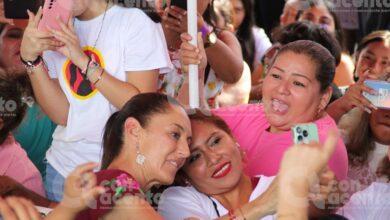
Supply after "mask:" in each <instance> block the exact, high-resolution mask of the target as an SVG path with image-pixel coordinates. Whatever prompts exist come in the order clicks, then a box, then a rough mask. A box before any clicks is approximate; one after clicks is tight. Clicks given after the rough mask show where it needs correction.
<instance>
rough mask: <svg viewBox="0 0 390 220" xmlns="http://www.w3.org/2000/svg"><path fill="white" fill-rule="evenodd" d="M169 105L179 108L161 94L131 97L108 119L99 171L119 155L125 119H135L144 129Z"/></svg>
mask: <svg viewBox="0 0 390 220" xmlns="http://www.w3.org/2000/svg"><path fill="white" fill-rule="evenodd" d="M170 105H174V106H181V105H180V104H179V103H178V102H177V101H176V100H175V99H174V98H171V97H169V96H167V95H164V94H161V93H141V94H138V95H136V96H134V97H132V98H131V99H130V100H129V101H128V102H127V103H126V104H125V105H124V106H123V108H122V109H121V110H120V111H118V112H115V113H114V114H112V115H111V117H110V118H109V119H108V121H107V123H106V127H105V131H104V135H103V158H102V166H101V169H106V168H107V167H108V166H109V165H110V163H111V162H112V161H113V160H114V159H115V158H116V157H117V156H118V155H119V153H120V152H121V149H122V146H123V125H124V123H125V121H126V119H127V118H129V117H133V118H135V119H136V120H137V121H138V122H139V123H140V125H141V126H142V127H146V126H147V125H148V123H149V120H150V118H151V117H152V116H153V115H154V114H158V113H166V112H167V110H168V108H169V107H170Z"/></svg>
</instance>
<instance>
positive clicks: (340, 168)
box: [318, 119, 348, 181]
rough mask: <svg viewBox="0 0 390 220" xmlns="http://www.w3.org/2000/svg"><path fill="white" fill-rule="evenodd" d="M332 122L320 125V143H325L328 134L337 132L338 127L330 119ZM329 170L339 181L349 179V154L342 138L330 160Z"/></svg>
mask: <svg viewBox="0 0 390 220" xmlns="http://www.w3.org/2000/svg"><path fill="white" fill-rule="evenodd" d="M330 120H332V121H328V122H327V123H326V124H322V125H321V124H320V125H318V129H319V131H318V133H319V138H320V142H321V143H324V142H325V140H326V138H327V136H328V132H329V131H330V130H332V129H336V130H337V126H336V124H335V123H334V121H333V119H330ZM328 165H329V168H330V169H331V170H332V171H333V172H334V173H335V175H336V178H337V180H339V181H340V180H344V179H346V178H347V173H348V154H347V148H346V147H345V144H344V142H343V140H342V138H341V137H340V138H339V140H338V142H337V145H336V149H335V151H334V153H333V155H332V157H331V158H330V160H329V162H328Z"/></svg>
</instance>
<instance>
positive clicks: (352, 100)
mask: <svg viewBox="0 0 390 220" xmlns="http://www.w3.org/2000/svg"><path fill="white" fill-rule="evenodd" d="M369 74H370V73H369V71H366V72H365V73H364V74H363V76H362V77H360V79H359V81H358V82H357V83H356V84H353V85H351V86H350V87H349V88H348V90H347V92H346V93H345V95H344V96H343V97H342V98H341V99H342V102H343V105H344V109H345V110H346V112H348V111H349V110H351V109H352V108H354V107H359V108H360V109H362V110H363V111H368V112H371V111H372V110H376V109H377V107H376V106H374V105H373V104H372V103H371V102H370V101H369V100H368V99H366V98H365V97H364V96H363V92H367V93H370V94H373V95H375V94H376V91H375V90H373V89H371V88H370V87H368V86H366V85H365V84H364V81H365V80H366V79H368V77H369Z"/></svg>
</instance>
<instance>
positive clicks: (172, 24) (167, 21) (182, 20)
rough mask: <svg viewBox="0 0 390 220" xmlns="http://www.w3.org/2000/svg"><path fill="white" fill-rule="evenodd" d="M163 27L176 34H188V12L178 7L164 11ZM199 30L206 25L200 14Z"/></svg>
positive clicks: (171, 7)
mask: <svg viewBox="0 0 390 220" xmlns="http://www.w3.org/2000/svg"><path fill="white" fill-rule="evenodd" d="M162 20H163V25H165V27H166V28H167V29H169V30H172V31H174V32H176V33H179V34H181V33H186V32H187V28H188V24H187V11H186V10H184V9H182V8H179V7H176V6H170V7H167V8H166V9H165V10H164V15H163V16H162ZM197 22H198V30H200V29H201V28H202V26H203V25H204V24H205V21H204V20H203V17H202V16H201V15H200V14H199V13H198V21H197Z"/></svg>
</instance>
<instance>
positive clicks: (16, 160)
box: [4, 142, 46, 197]
mask: <svg viewBox="0 0 390 220" xmlns="http://www.w3.org/2000/svg"><path fill="white" fill-rule="evenodd" d="M9 147H10V148H12V151H13V158H10V159H11V163H10V165H9V167H8V168H7V170H6V172H5V174H4V175H6V176H9V177H11V178H12V179H14V180H15V181H17V182H19V183H20V184H22V185H23V186H24V187H26V188H27V189H29V190H31V191H34V192H35V193H38V194H39V195H41V196H43V197H46V196H45V190H44V187H43V182H42V177H41V174H40V173H39V171H38V169H37V168H36V167H35V166H34V164H33V163H32V162H31V161H30V159H29V158H28V157H27V154H26V152H25V151H24V150H23V149H22V148H21V147H20V145H19V144H18V143H17V142H15V143H14V144H13V146H9Z"/></svg>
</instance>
